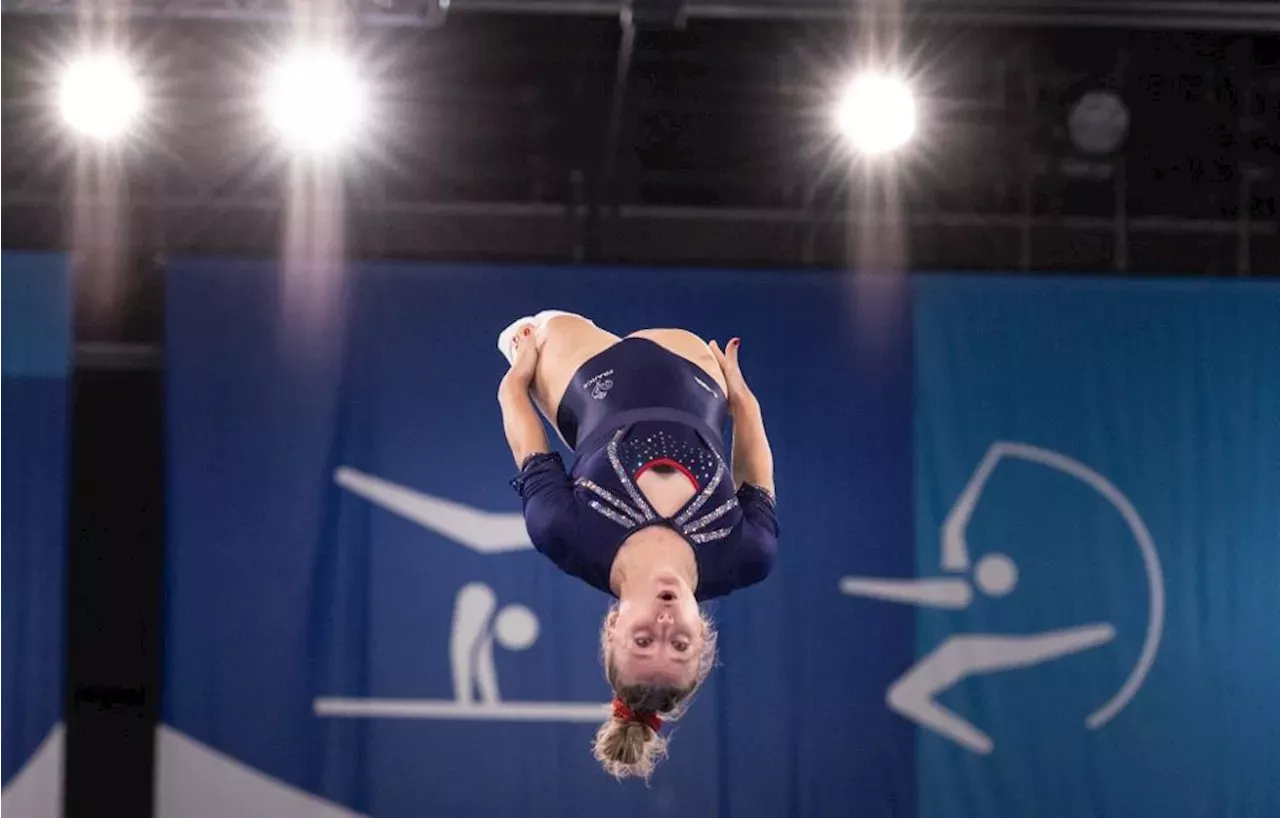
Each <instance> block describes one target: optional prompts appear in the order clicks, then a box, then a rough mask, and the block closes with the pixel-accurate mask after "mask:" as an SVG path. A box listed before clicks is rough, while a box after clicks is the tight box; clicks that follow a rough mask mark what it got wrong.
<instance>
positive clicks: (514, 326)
mask: <svg viewBox="0 0 1280 818" xmlns="http://www.w3.org/2000/svg"><path fill="white" fill-rule="evenodd" d="M558 315H574V316H577V317H578V318H582V319H583V320H584V321H590V319H589V318H585V317H583V316H581V315H578V314H577V313H576V312H565V311H564V310H543V311H542V312H540V313H538V314H537V315H525V316H522V317H520V318H517V319H516V320H515V321H512V322H511V323H510V324H508V325H507V328H506V329H504V330H503V331H502V332H500V333H498V351H499V352H501V353H502V355H503V357H504V358H506V359H507V363H509V364H512V365H513V366H514V365H515V362H516V351H515V347H514V346H512V343H511V342H512V341H514V340H515V338H516V333H518V332H519V331H520V330H521V329H522V328H523V327H525V326H526V325H529V324H532V325H533V333H534V334H533V337H534V342H535V343H536V344H538V345H539V346H541V345H542V342H543V341H544V340H545V338H546V333H545V331H544V330H545V328H546V326H547V322H548V321H550V320H551V319H552V318H555V317H556V316H558ZM591 323H593V324H594V323H595V322H591Z"/></svg>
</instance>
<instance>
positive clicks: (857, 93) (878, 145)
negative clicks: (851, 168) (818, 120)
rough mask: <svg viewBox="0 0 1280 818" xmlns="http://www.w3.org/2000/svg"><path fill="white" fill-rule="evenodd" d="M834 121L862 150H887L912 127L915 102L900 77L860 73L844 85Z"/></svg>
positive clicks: (907, 137)
mask: <svg viewBox="0 0 1280 818" xmlns="http://www.w3.org/2000/svg"><path fill="white" fill-rule="evenodd" d="M836 124H837V125H838V126H839V128H840V132H841V133H842V134H844V136H845V138H846V139H848V140H849V142H850V144H852V145H853V147H854V148H856V149H857V150H859V151H861V152H862V153H868V154H878V153H888V152H889V151H892V150H895V149H897V148H900V147H902V146H903V145H905V144H906V143H907V141H908V140H910V139H911V136H912V135H913V134H914V133H915V130H916V103H915V98H914V97H913V96H912V94H911V89H910V88H909V87H907V84H906V83H905V82H903V81H902V80H899V79H895V78H893V77H890V76H886V75H883V74H864V75H862V76H859V77H856V78H855V79H854V80H853V81H852V82H850V83H849V85H848V86H847V87H846V88H845V92H844V96H843V97H842V98H841V99H840V102H839V105H838V107H837V109H836Z"/></svg>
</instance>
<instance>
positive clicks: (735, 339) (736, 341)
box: [729, 338, 742, 347]
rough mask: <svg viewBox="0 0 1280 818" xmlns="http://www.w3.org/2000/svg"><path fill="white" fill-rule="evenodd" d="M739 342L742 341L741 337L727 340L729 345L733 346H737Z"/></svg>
mask: <svg viewBox="0 0 1280 818" xmlns="http://www.w3.org/2000/svg"><path fill="white" fill-rule="evenodd" d="M740 343H742V339H741V338H734V339H733V340H732V341H730V342H729V346H735V347H736V346H737V345H738V344H740Z"/></svg>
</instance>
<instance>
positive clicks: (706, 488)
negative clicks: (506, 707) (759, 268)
mask: <svg viewBox="0 0 1280 818" xmlns="http://www.w3.org/2000/svg"><path fill="white" fill-rule="evenodd" d="M632 341H642V339H627V340H626V341H623V342H622V343H620V344H618V345H616V346H614V347H611V348H610V349H609V350H607V351H606V352H605V353H602V355H601V356H597V358H593V359H592V361H589V362H588V364H587V365H585V366H584V367H583V370H580V372H579V373H578V375H577V376H576V377H575V380H574V384H572V385H571V386H570V388H569V392H568V393H566V395H565V398H564V400H562V403H561V415H562V418H561V419H562V420H563V416H564V415H565V407H566V406H569V407H570V411H571V412H573V413H574V415H575V417H577V418H579V419H581V418H582V417H584V416H590V421H591V422H590V423H588V424H586V425H582V424H575V423H564V422H561V423H559V424H558V425H559V426H560V429H561V434H562V435H563V436H565V437H566V439H567V440H568V441H569V442H570V443H571V445H574V444H579V441H580V444H579V445H577V446H576V452H575V454H576V459H575V462H574V465H573V469H572V471H571V472H569V473H566V471H565V468H564V463H563V461H562V459H561V457H560V455H559V454H556V453H548V454H538V455H534V456H533V457H531V458H529V460H528V461H526V463H525V464H524V466H523V468H522V469H521V470H520V474H519V475H518V476H517V477H516V478H515V479H514V480H513V481H512V485H513V487H514V488H515V489H516V491H517V492H519V494H520V496H521V498H522V501H523V504H524V516H525V523H526V526H527V528H528V531H529V537H530V539H531V540H532V541H533V544H534V546H535V547H536V548H537V549H538V550H539V551H540V552H541V553H543V554H545V555H546V556H547V557H549V558H550V559H551V560H552V561H553V562H555V564H556V565H557V566H559V567H560V568H561V570H563V571H565V572H566V573H568V574H570V575H572V576H575V577H578V578H579V579H582V580H583V581H585V582H587V583H588V584H590V585H592V586H593V587H595V588H598V589H600V590H602V591H604V592H605V593H612V591H611V589H610V587H609V575H610V571H611V569H612V567H613V561H614V558H615V557H616V556H617V553H618V549H619V548H620V547H621V546H622V544H623V542H624V541H625V540H626V538H627V537H629V536H630V535H631V534H633V533H635V532H636V531H639V530H640V529H642V528H645V527H648V526H651V525H662V526H666V527H668V528H671V529H672V530H674V531H676V532H677V533H679V534H680V535H681V536H682V537H684V538H685V540H687V541H688V542H689V544H690V545H691V546H692V547H693V551H694V556H695V558H696V560H697V565H698V587H697V591H696V595H697V598H698V599H699V600H707V599H713V598H716V597H720V596H724V595H726V594H728V593H730V592H732V591H735V590H738V589H741V588H745V587H747V586H749V585H753V584H755V583H757V582H760V581H761V580H763V579H764V578H765V577H766V576H768V574H769V572H770V571H771V570H772V568H773V563H774V559H775V556H776V554H777V542H778V523H777V518H776V516H775V508H774V501H773V498H772V497H771V496H770V495H769V494H768V493H767V492H765V491H764V490H762V489H760V488H757V487H755V486H752V485H750V484H743V485H742V486H741V487H740V488H738V489H737V490H736V491H735V490H734V488H733V480H732V477H731V475H730V472H729V467H728V465H727V464H726V462H725V460H726V458H725V456H724V443H723V437H722V435H721V434H720V431H719V429H717V428H716V427H715V425H714V424H715V423H716V421H717V420H719V421H721V422H723V420H724V418H725V417H726V412H725V411H724V405H723V404H724V401H725V399H724V396H723V394H721V393H720V390H719V389H718V388H712V387H710V386H709V385H708V384H706V383H705V378H706V376H705V374H703V373H701V370H700V369H698V368H697V367H696V366H695V365H693V364H691V363H689V362H688V361H685V360H684V359H683V358H679V357H678V356H675V355H672V354H671V353H669V352H666V351H665V350H663V349H662V348H661V347H658V346H657V345H655V344H652V343H650V342H644V343H643V344H633V343H631V342H632ZM596 370H603V371H608V372H609V373H610V375H609V378H610V380H611V381H612V383H613V384H615V386H611V387H610V388H609V389H608V390H607V391H608V393H609V394H606V395H605V396H603V397H601V396H600V391H601V390H600V387H599V383H600V380H599V377H598V375H594V374H593V373H595V372H596ZM699 375H701V376H702V377H701V378H699V377H698V376H699ZM690 378H692V379H694V380H696V381H698V383H695V384H689V383H686V382H687V381H688V380H689V379H690ZM620 381H621V382H623V383H622V384H621V386H622V388H618V386H616V385H617V384H619V382H620ZM640 383H647V384H648V385H649V388H648V389H647V390H646V389H637V388H636V387H637V386H638V385H639V384H640ZM579 386H582V387H584V388H583V389H582V390H581V393H578V392H575V390H576V389H577V388H578V387H579ZM677 390H680V391H677ZM641 392H642V393H644V394H645V396H646V399H647V401H648V402H649V403H650V405H648V406H635V405H634V403H636V400H635V398H634V397H633V396H635V395H636V394H637V393H641ZM615 393H616V395H615ZM583 395H585V396H586V397H582V396H583ZM610 397H616V398H618V400H616V401H615V403H614V405H613V406H612V407H601V406H599V405H594V404H591V405H586V406H578V407H577V408H576V409H575V408H574V404H575V403H581V401H584V400H585V401H595V402H597V403H599V402H604V401H608V400H609V399H610ZM696 402H702V403H703V404H704V405H703V406H701V407H699V406H697V405H695V404H696ZM654 404H656V405H654ZM601 409H606V410H607V409H612V411H601ZM691 410H694V411H691ZM655 466H666V467H669V468H671V469H674V470H676V471H679V472H682V473H683V474H684V475H685V476H686V477H688V478H689V479H690V480H691V481H692V482H693V483H694V485H695V486H696V493H695V494H694V496H693V498H692V499H690V500H689V502H688V503H686V504H685V505H684V506H683V507H682V508H681V509H680V510H678V511H677V512H676V513H675V514H672V515H671V516H669V517H663V516H661V515H659V514H658V513H657V512H656V511H655V510H654V509H653V506H652V505H651V504H650V503H649V502H648V501H647V500H646V498H645V496H644V494H643V493H642V492H641V491H640V489H639V488H638V487H637V485H636V481H637V480H638V479H639V477H640V475H642V474H643V473H644V472H645V471H647V470H648V469H650V468H654V467H655Z"/></svg>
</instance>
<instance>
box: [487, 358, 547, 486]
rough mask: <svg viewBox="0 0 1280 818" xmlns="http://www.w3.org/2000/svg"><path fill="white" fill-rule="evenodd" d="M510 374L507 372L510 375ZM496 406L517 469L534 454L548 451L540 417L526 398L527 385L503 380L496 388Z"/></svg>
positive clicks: (527, 393)
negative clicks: (499, 411)
mask: <svg viewBox="0 0 1280 818" xmlns="http://www.w3.org/2000/svg"><path fill="white" fill-rule="evenodd" d="M510 374H511V373H508V375H510ZM498 405H499V406H500V407H501V408H502V428H503V431H504V432H506V434H507V445H508V446H510V447H511V456H512V457H514V458H515V460H516V466H517V467H523V466H524V464H525V461H526V460H528V459H529V458H530V457H532V456H533V455H535V454H546V453H548V452H550V451H551V446H550V444H549V443H548V442H547V432H546V429H545V428H543V426H542V417H541V416H540V415H539V414H538V410H537V409H536V408H535V407H534V405H533V401H532V400H531V399H530V398H529V385H528V384H527V383H521V382H520V381H519V380H518V379H511V380H508V379H507V378H503V379H502V385H501V386H499V387H498Z"/></svg>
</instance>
